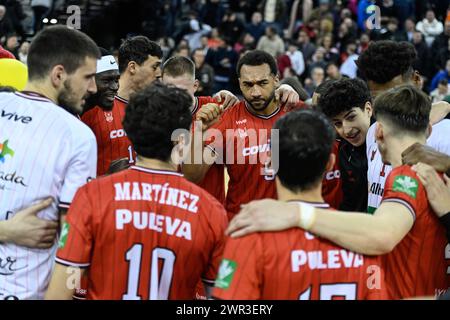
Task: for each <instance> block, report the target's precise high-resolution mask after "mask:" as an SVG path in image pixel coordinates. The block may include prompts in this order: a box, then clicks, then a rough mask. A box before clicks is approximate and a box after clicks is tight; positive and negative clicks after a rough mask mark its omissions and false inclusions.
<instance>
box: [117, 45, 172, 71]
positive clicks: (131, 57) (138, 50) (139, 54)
mask: <svg viewBox="0 0 450 320" xmlns="http://www.w3.org/2000/svg"><path fill="white" fill-rule="evenodd" d="M148 56H153V57H158V58H162V56H163V52H162V49H161V47H160V46H159V45H158V44H157V43H156V42H154V41H151V40H150V39H149V38H147V37H145V36H135V37H132V38H128V39H126V40H125V41H124V42H123V43H122V45H121V46H120V48H119V72H120V73H121V74H122V73H123V72H124V71H125V70H126V69H127V66H128V63H130V61H134V62H136V63H137V64H138V65H141V64H143V63H144V62H145V61H147V59H148Z"/></svg>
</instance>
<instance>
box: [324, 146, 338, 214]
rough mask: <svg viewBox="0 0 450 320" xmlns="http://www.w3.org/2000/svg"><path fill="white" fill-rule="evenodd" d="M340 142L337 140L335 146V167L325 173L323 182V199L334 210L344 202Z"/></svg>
mask: <svg viewBox="0 0 450 320" xmlns="http://www.w3.org/2000/svg"><path fill="white" fill-rule="evenodd" d="M340 144H341V142H340V140H336V141H335V142H334V145H333V149H332V151H331V152H332V153H333V154H334V156H335V159H336V160H335V162H334V166H333V168H332V169H331V171H328V172H326V173H325V177H324V178H323V181H322V197H323V199H324V200H325V202H326V203H328V204H330V206H331V207H332V208H335V209H337V208H339V206H340V205H341V202H342V197H343V194H342V180H341V171H340V168H339V147H340Z"/></svg>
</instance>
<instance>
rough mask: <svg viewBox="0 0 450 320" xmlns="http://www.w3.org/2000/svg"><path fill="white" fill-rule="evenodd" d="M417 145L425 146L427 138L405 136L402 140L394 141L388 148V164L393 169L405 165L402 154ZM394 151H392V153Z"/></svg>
mask: <svg viewBox="0 0 450 320" xmlns="http://www.w3.org/2000/svg"><path fill="white" fill-rule="evenodd" d="M415 143H420V144H425V143H426V138H425V137H423V138H420V137H411V136H403V137H401V138H397V139H393V140H392V141H391V142H390V143H389V145H388V146H387V150H388V157H387V158H388V159H386V160H388V162H389V163H390V164H391V166H392V167H393V168H396V167H400V166H401V165H403V162H402V153H403V151H405V150H406V149H408V148H409V147H410V146H412V145H413V144H415ZM391 150H392V151H391Z"/></svg>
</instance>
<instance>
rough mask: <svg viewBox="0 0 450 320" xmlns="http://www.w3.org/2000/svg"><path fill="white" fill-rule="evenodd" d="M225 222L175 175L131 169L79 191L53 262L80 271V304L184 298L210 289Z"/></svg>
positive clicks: (206, 197) (218, 209) (215, 206)
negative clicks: (83, 291) (84, 276)
mask: <svg viewBox="0 0 450 320" xmlns="http://www.w3.org/2000/svg"><path fill="white" fill-rule="evenodd" d="M226 224H227V220H226V212H225V210H224V208H223V206H222V205H221V204H220V203H219V202H218V201H217V200H216V199H214V197H212V196H211V195H210V194H209V193H207V192H205V191H204V190H202V189H201V188H199V187H198V186H196V185H194V184H193V183H190V182H189V181H187V180H186V179H185V178H183V177H182V175H181V174H179V173H176V172H172V171H161V170H150V169H146V168H143V167H131V168H130V169H128V170H124V171H122V172H119V173H116V174H113V175H110V176H106V177H103V178H100V179H97V180H94V181H92V182H90V183H88V184H87V185H85V186H84V187H82V188H80V189H79V191H78V192H77V194H76V196H75V199H74V202H73V203H72V206H71V207H70V209H69V212H68V215H67V219H66V223H65V224H64V226H63V229H62V234H61V241H60V248H59V251H58V253H57V257H56V261H57V262H58V263H60V264H64V265H68V266H75V267H85V268H88V270H87V271H88V286H87V298H88V299H131V300H140V299H192V297H193V296H194V295H195V288H196V285H197V283H198V281H199V280H200V278H202V279H203V280H204V281H205V282H209V283H210V284H213V281H214V279H215V277H216V272H217V269H218V263H219V261H220V258H221V255H222V253H223V247H224V232H225V228H226Z"/></svg>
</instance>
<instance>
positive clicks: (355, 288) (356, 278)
mask: <svg viewBox="0 0 450 320" xmlns="http://www.w3.org/2000/svg"><path fill="white" fill-rule="evenodd" d="M313 205H314V206H315V207H319V208H329V206H328V205H327V204H313ZM385 290H386V289H385V283H384V276H383V270H382V268H381V264H380V258H379V257H368V256H363V255H360V254H356V253H354V252H351V251H348V250H345V249H343V248H341V247H338V246H336V245H334V244H332V243H331V242H329V241H327V240H324V239H320V238H317V237H315V236H313V235H311V234H310V233H307V232H305V231H303V230H301V229H298V228H293V229H289V230H285V231H281V232H261V233H254V234H251V235H249V236H245V237H242V238H235V239H233V238H228V239H227V241H226V245H225V251H224V255H223V259H222V262H221V264H220V267H219V273H218V276H217V279H216V284H215V288H214V290H213V296H214V297H216V298H219V299H224V300H260V299H261V300H330V299H347V300H364V299H371V300H375V299H385V298H386V291H385Z"/></svg>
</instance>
